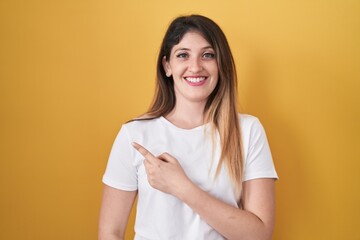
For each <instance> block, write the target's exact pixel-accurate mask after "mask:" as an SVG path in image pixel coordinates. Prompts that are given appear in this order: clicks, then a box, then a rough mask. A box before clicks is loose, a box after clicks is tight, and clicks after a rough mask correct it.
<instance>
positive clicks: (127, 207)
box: [99, 185, 137, 240]
mask: <svg viewBox="0 0 360 240" xmlns="http://www.w3.org/2000/svg"><path fill="white" fill-rule="evenodd" d="M136 194H137V191H123V190H119V189H116V188H112V187H110V186H107V185H104V192H103V199H102V204H101V210H100V219H99V240H123V239H124V237H125V230H126V225H127V222H128V218H129V215H130V212H131V208H132V205H133V203H134V200H135V197H136Z"/></svg>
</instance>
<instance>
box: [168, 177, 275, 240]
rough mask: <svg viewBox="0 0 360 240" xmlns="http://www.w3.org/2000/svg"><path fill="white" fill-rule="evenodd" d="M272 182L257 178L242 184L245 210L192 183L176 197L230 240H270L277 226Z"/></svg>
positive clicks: (181, 189) (271, 180)
mask: <svg viewBox="0 0 360 240" xmlns="http://www.w3.org/2000/svg"><path fill="white" fill-rule="evenodd" d="M274 185H275V184H274V180H273V179H255V180H250V181H246V182H245V183H244V184H243V198H242V202H243V210H241V209H238V208H235V207H233V206H230V205H228V204H226V203H224V202H222V201H220V200H218V199H216V198H214V197H213V196H211V195H209V194H208V193H206V192H204V191H203V190H201V189H200V188H199V187H197V186H196V185H194V184H193V183H191V182H189V183H188V185H187V187H185V188H180V191H179V192H176V193H175V195H176V196H177V197H178V198H179V199H180V200H182V201H183V202H185V203H186V204H187V205H189V206H190V207H191V208H192V209H193V210H194V211H195V212H197V213H198V214H199V215H200V216H201V217H202V218H203V219H204V220H205V221H206V222H207V223H208V224H209V225H210V226H212V227H213V228H214V229H216V230H217V231H218V232H219V233H221V234H222V235H223V236H224V237H226V238H228V239H240V238H241V239H244V240H246V239H251V240H257V239H259V240H260V239H264V240H265V239H266V240H268V239H271V235H272V231H273V227H274V210H275V193H274Z"/></svg>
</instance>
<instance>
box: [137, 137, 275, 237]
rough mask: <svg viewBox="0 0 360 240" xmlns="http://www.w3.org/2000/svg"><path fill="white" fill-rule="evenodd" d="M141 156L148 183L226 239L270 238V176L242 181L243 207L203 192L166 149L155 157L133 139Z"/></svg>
mask: <svg viewBox="0 0 360 240" xmlns="http://www.w3.org/2000/svg"><path fill="white" fill-rule="evenodd" d="M133 144H134V147H135V148H136V149H137V150H138V151H139V152H140V153H141V154H142V155H143V156H144V157H145V159H146V160H145V162H144V164H145V169H146V172H147V175H148V181H149V183H150V185H151V186H152V187H154V188H156V189H158V190H160V191H163V192H166V193H169V194H172V195H174V196H176V197H177V198H179V199H180V200H182V201H183V202H184V203H186V204H187V205H188V206H189V207H191V208H192V209H193V210H194V211H195V212H197V213H198V214H199V215H200V216H201V217H202V218H203V219H204V220H205V221H206V222H207V223H208V224H209V225H211V226H212V227H213V228H214V229H216V230H217V231H218V232H219V233H220V234H222V235H223V236H224V237H226V238H228V239H243V240H246V239H251V240H268V239H271V235H272V231H273V226H274V211H275V191H274V185H275V184H274V180H273V179H265V178H264V179H255V180H249V181H246V182H244V183H243V197H242V203H243V209H239V208H236V207H234V206H231V205H228V204H226V203H224V202H222V201H220V200H218V199H217V198H215V197H213V196H211V195H209V194H208V193H207V192H204V191H203V190H202V189H200V188H199V187H198V186H197V185H195V184H194V183H192V182H191V181H190V179H189V178H188V177H187V176H186V174H185V173H184V171H183V169H182V168H181V166H180V164H179V162H178V161H177V160H176V159H175V158H174V157H172V156H171V155H170V154H168V153H164V154H162V155H160V156H159V157H155V156H153V155H152V154H151V153H150V152H149V151H147V150H146V149H145V148H143V147H142V146H140V145H139V144H136V143H133Z"/></svg>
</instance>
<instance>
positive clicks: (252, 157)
mask: <svg viewBox="0 0 360 240" xmlns="http://www.w3.org/2000/svg"><path fill="white" fill-rule="evenodd" d="M244 170H245V172H244V180H243V181H247V180H251V179H256V178H275V179H278V176H277V173H276V170H275V167H274V163H273V160H272V156H271V151H270V147H269V143H268V141H267V138H266V133H265V130H264V128H263V126H262V124H261V123H260V121H259V120H258V119H257V118H255V120H254V121H253V122H252V124H251V126H250V133H249V144H248V150H247V154H246V160H245V169H244Z"/></svg>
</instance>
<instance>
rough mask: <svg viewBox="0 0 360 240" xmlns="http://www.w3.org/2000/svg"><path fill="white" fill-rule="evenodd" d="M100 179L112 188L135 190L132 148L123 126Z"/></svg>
mask: <svg viewBox="0 0 360 240" xmlns="http://www.w3.org/2000/svg"><path fill="white" fill-rule="evenodd" d="M102 180H103V183H104V184H106V185H108V186H110V187H113V188H117V189H121V190H125V191H135V190H137V169H136V166H135V164H134V150H133V147H132V145H131V141H130V138H129V135H128V133H127V129H126V127H125V126H122V128H121V130H120V132H119V133H118V135H117V136H116V139H115V141H114V144H113V146H112V149H111V152H110V156H109V160H108V163H107V166H106V170H105V174H104V176H103V179H102Z"/></svg>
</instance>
